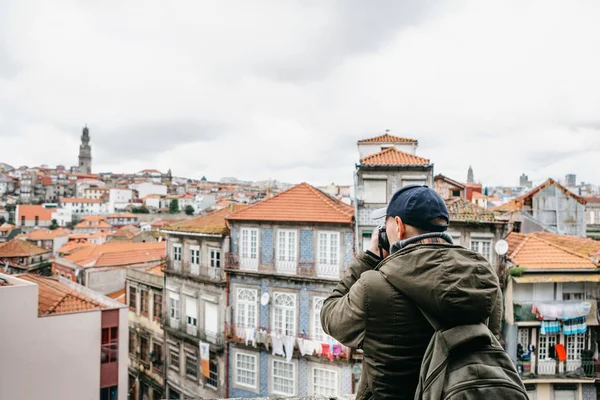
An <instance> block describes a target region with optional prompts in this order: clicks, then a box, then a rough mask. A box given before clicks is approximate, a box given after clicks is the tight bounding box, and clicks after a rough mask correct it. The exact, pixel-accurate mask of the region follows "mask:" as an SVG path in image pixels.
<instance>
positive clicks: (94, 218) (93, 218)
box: [81, 215, 106, 222]
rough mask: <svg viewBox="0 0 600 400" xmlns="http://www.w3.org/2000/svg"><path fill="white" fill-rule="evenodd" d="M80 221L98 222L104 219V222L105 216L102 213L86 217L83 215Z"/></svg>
mask: <svg viewBox="0 0 600 400" xmlns="http://www.w3.org/2000/svg"><path fill="white" fill-rule="evenodd" d="M81 221H82V222H83V221H90V222H100V221H104V222H106V217H105V216H104V215H88V216H86V217H83V218H82V219H81Z"/></svg>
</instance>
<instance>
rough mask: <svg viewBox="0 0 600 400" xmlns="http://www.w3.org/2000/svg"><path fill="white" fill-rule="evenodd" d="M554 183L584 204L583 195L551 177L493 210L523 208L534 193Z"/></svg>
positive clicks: (517, 209)
mask: <svg viewBox="0 0 600 400" xmlns="http://www.w3.org/2000/svg"><path fill="white" fill-rule="evenodd" d="M551 185H554V186H556V187H557V188H558V189H560V190H561V191H562V192H563V193H565V194H566V195H567V196H570V197H572V198H574V199H575V200H577V201H578V202H579V203H581V204H583V205H585V204H586V201H585V199H584V198H583V197H581V196H578V195H576V194H575V193H573V192H571V191H570V190H569V189H567V188H565V187H564V186H563V185H561V184H560V183H558V182H556V181H555V180H554V179H552V178H548V180H546V181H545V182H544V183H542V184H541V185H539V186H537V187H536V188H534V189H532V190H531V191H529V192H527V193H525V194H524V195H521V196H519V197H516V198H514V199H512V200H509V201H508V202H506V203H504V204H502V205H500V206H498V207H494V208H493V209H494V210H495V211H504V212H515V211H520V210H522V209H523V208H525V203H526V202H528V201H531V199H532V198H533V196H534V195H535V194H537V193H538V192H540V191H542V190H544V189H545V188H547V187H549V186H551Z"/></svg>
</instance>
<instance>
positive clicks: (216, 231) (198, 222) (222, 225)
mask: <svg viewBox="0 0 600 400" xmlns="http://www.w3.org/2000/svg"><path fill="white" fill-rule="evenodd" d="M246 207H248V206H246V205H242V204H237V205H232V206H231V207H227V208H223V209H221V210H218V211H213V212H211V213H209V214H205V215H201V216H199V217H197V218H194V219H192V220H189V221H185V222H179V223H176V224H173V225H168V226H166V227H165V228H164V229H165V230H167V231H176V232H191V233H205V234H213V235H225V234H227V232H228V227H227V222H226V221H225V218H226V217H227V216H228V215H230V214H232V213H234V212H236V211H240V210H243V209H245V208H246Z"/></svg>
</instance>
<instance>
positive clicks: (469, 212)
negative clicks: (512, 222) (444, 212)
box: [444, 198, 500, 223]
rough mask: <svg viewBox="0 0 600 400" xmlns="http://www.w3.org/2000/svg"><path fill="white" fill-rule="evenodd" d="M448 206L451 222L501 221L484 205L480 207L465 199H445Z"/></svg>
mask: <svg viewBox="0 0 600 400" xmlns="http://www.w3.org/2000/svg"><path fill="white" fill-rule="evenodd" d="M444 201H445V202H446V207H448V213H449V215H450V222H451V223H452V221H461V222H483V223H485V222H500V221H497V220H496V215H495V214H494V213H493V212H492V211H489V210H487V209H485V208H483V207H479V206H478V205H476V204H473V203H471V202H468V201H464V200H463V199H460V198H453V199H448V200H444Z"/></svg>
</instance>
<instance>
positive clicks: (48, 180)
mask: <svg viewBox="0 0 600 400" xmlns="http://www.w3.org/2000/svg"><path fill="white" fill-rule="evenodd" d="M42 185H44V186H48V185H52V178H51V177H49V176H43V177H42Z"/></svg>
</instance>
